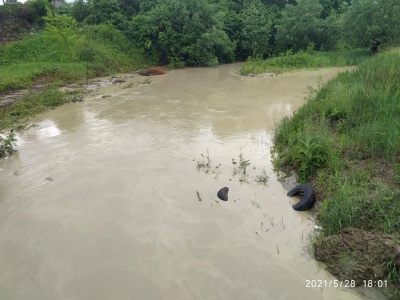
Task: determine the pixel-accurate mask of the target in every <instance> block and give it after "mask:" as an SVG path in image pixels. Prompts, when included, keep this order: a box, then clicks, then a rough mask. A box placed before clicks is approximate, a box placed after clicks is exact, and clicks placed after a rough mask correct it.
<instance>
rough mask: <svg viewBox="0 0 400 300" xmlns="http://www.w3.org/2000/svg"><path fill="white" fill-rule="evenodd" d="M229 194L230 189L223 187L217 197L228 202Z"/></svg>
mask: <svg viewBox="0 0 400 300" xmlns="http://www.w3.org/2000/svg"><path fill="white" fill-rule="evenodd" d="M228 192H229V188H228V187H223V188H222V189H220V190H219V191H218V193H217V197H218V198H219V199H221V200H224V201H228Z"/></svg>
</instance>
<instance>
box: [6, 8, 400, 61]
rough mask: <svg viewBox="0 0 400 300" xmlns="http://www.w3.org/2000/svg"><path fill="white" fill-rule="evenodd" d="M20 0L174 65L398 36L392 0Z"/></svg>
mask: <svg viewBox="0 0 400 300" xmlns="http://www.w3.org/2000/svg"><path fill="white" fill-rule="evenodd" d="M6 6H11V4H9V5H6ZM19 6H23V7H29V8H30V15H29V18H30V20H31V22H33V23H35V24H38V25H39V26H42V27H44V26H45V24H46V20H47V23H48V24H49V23H51V20H50V19H49V18H51V17H55V16H56V15H60V16H61V18H63V17H64V18H67V17H68V18H71V19H70V20H69V21H68V22H61V21H60V22H58V23H57V22H53V23H52V25H51V26H52V27H51V28H50V27H49V28H50V29H49V30H50V31H52V36H53V37H55V36H57V33H56V32H55V30H57V26H58V27H60V26H61V27H62V26H64V28H59V30H61V31H64V32H65V31H66V29H67V31H68V30H69V31H70V30H73V31H74V32H75V33H76V34H77V35H79V34H80V33H82V32H84V31H85V30H87V29H85V28H91V30H93V28H96V26H98V25H102V26H103V27H102V28H103V31H104V28H105V27H104V26H106V27H107V28H109V30H110V32H109V35H110V37H109V38H110V39H112V40H115V32H118V34H117V36H123V38H122V40H124V41H127V43H128V44H126V43H125V42H124V43H125V44H124V45H122V43H121V42H119V43H118V45H119V46H121V47H126V48H131V47H134V48H137V49H141V50H142V51H143V53H144V54H145V56H146V57H147V59H148V60H149V61H154V62H156V63H158V64H164V65H171V66H173V67H180V66H207V65H214V64H218V63H227V62H234V61H243V60H246V59H247V58H249V57H259V58H268V57H271V56H274V55H278V54H279V53H284V52H286V51H288V50H290V51H293V52H297V51H300V50H306V49H314V50H317V51H332V50H337V49H343V48H366V47H367V48H369V49H371V52H373V53H375V52H377V51H378V50H379V49H381V48H383V47H389V46H395V45H398V44H399V42H400V35H398V32H400V3H399V1H398V0H196V1H193V0H87V1H85V0H77V1H75V2H74V3H72V4H67V3H65V4H64V5H63V6H61V7H60V8H58V9H55V8H54V7H52V8H51V10H52V14H53V15H52V16H49V15H48V13H49V12H48V11H46V8H47V10H48V7H49V4H48V2H47V0H29V1H28V2H26V3H25V4H23V5H19ZM15 7H17V6H15ZM3 11H4V9H3ZM32 12H33V13H32ZM0 16H1V10H0ZM46 18H47V19H46ZM72 18H73V19H74V22H73V21H71V20H72ZM75 21H76V23H75ZM102 34H103V35H107V33H105V32H103V33H102ZM65 38H67V37H65ZM58 40H59V39H58ZM53 41H54V42H56V41H57V39H56V38H53Z"/></svg>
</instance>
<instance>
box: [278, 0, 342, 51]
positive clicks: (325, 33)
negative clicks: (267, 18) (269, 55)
mask: <svg viewBox="0 0 400 300" xmlns="http://www.w3.org/2000/svg"><path fill="white" fill-rule="evenodd" d="M322 11H323V7H322V5H321V4H320V3H319V0H298V2H297V5H295V6H294V5H287V6H286V7H285V9H284V10H283V12H282V18H281V19H280V22H279V25H277V26H276V27H277V35H276V44H277V49H278V51H281V52H284V51H286V50H288V49H292V50H294V51H299V50H301V49H307V47H308V45H309V44H310V43H312V44H314V45H315V48H316V50H331V49H333V48H334V47H335V45H336V43H337V40H338V34H339V23H338V20H337V17H336V15H332V16H329V17H327V18H326V19H321V13H322Z"/></svg>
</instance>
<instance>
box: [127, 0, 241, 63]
mask: <svg viewBox="0 0 400 300" xmlns="http://www.w3.org/2000/svg"><path fill="white" fill-rule="evenodd" d="M213 9H214V7H213V6H212V5H210V4H209V3H208V2H207V1H206V0H198V1H192V0H163V1H162V2H161V3H159V4H158V5H157V6H155V7H154V8H153V9H151V10H150V11H145V12H142V13H140V14H138V15H136V16H133V18H132V21H131V22H130V26H129V30H128V35H129V36H130V38H131V39H132V40H134V41H136V42H137V43H138V44H139V45H141V46H142V47H143V48H144V49H146V50H147V53H148V54H149V56H151V57H152V58H154V57H158V58H159V60H160V62H161V63H162V64H174V65H182V64H185V63H186V64H187V65H203V64H207V63H205V62H206V61H207V60H209V59H214V58H216V59H217V60H218V61H229V60H230V58H229V59H228V57H231V56H230V54H229V55H228V52H229V51H231V49H233V47H232V43H231V42H230V39H229V37H228V36H227V35H226V33H225V32H224V31H223V27H224V25H223V24H222V23H221V22H223V18H220V16H221V15H219V14H218V13H217V11H215V10H213ZM218 39H220V41H218ZM228 41H229V42H228ZM202 47H203V49H202ZM232 51H233V50H232ZM222 56H223V57H222Z"/></svg>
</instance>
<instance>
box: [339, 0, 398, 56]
mask: <svg viewBox="0 0 400 300" xmlns="http://www.w3.org/2000/svg"><path fill="white" fill-rule="evenodd" d="M342 26H343V27H342V28H343V32H344V39H345V40H346V41H347V43H349V45H351V46H353V47H369V48H370V49H371V52H373V53H376V52H377V51H378V49H379V47H380V46H381V45H385V46H388V45H398V44H399V43H400V36H399V32H400V3H399V2H398V1H397V0H358V1H353V2H352V5H351V6H350V7H349V9H348V10H347V12H346V13H345V14H343V23H342Z"/></svg>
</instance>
